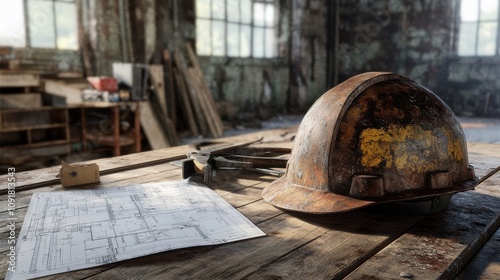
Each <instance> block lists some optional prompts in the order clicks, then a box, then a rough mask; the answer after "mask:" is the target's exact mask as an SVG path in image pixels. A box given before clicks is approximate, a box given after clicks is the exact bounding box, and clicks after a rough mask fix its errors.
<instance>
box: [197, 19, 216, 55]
mask: <svg viewBox="0 0 500 280" xmlns="http://www.w3.org/2000/svg"><path fill="white" fill-rule="evenodd" d="M196 26H197V27H196V51H197V52H198V54H200V55H210V54H211V53H212V46H211V43H210V42H211V40H210V27H211V21H210V20H208V19H197V20H196Z"/></svg>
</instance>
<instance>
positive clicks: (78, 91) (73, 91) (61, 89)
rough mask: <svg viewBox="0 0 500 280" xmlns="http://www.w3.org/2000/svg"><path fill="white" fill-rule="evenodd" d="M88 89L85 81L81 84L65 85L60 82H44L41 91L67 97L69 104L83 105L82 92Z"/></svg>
mask: <svg viewBox="0 0 500 280" xmlns="http://www.w3.org/2000/svg"><path fill="white" fill-rule="evenodd" d="M86 88H88V84H87V82H85V81H82V82H81V83H71V84H68V83H65V82H63V81H59V80H46V79H44V80H42V87H41V90H42V91H44V92H47V93H50V94H54V95H57V96H61V97H65V98H66V103H67V104H81V103H82V102H83V101H82V91H83V90H84V89H86Z"/></svg>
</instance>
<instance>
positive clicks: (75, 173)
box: [59, 161, 100, 187]
mask: <svg viewBox="0 0 500 280" xmlns="http://www.w3.org/2000/svg"><path fill="white" fill-rule="evenodd" d="M59 176H60V177H61V185H62V186H63V187H70V186H78V185H85V184H92V183H98V182H99V181H100V179H99V166H98V165H97V164H96V163H92V164H72V165H69V164H67V163H66V162H64V161H63V162H61V170H60V173H59Z"/></svg>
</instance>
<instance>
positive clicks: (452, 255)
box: [348, 173, 500, 279]
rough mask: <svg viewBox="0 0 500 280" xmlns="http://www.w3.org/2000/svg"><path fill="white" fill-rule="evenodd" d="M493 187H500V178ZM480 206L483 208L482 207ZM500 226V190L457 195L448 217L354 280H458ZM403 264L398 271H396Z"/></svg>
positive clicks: (421, 229) (428, 222)
mask: <svg viewBox="0 0 500 280" xmlns="http://www.w3.org/2000/svg"><path fill="white" fill-rule="evenodd" d="M486 182H489V183H491V184H494V185H496V186H499V185H500V173H497V174H495V175H493V176H491V177H490V178H488V179H487V180H486V181H485V182H483V183H482V184H481V185H479V186H478V187H477V189H481V188H482V185H483V184H486ZM478 202H480V203H478ZM499 226H500V189H498V190H497V193H496V195H495V196H492V195H485V194H482V193H480V192H478V191H469V192H464V193H458V194H455V195H454V196H453V198H452V200H451V203H450V206H449V207H448V209H447V210H446V211H444V212H441V213H437V214H434V215H429V216H427V217H426V218H425V219H423V220H421V221H419V222H418V223H416V224H415V226H414V227H413V228H412V229H411V230H409V231H408V232H406V233H405V234H404V235H402V236H401V237H400V238H398V239H397V240H396V241H394V242H393V243H391V244H390V245H389V246H387V247H385V248H384V249H383V250H381V251H380V252H379V253H377V254H376V255H375V256H374V257H372V258H371V259H369V260H368V261H367V262H365V263H364V264H363V265H362V266H360V267H359V268H357V269H356V270H355V271H354V272H353V273H352V274H350V275H349V277H348V279H362V278H367V277H369V278H370V279H400V278H401V277H400V274H401V273H408V274H411V275H414V276H415V278H416V279H438V278H440V279H452V278H454V277H456V275H457V274H458V273H459V272H460V270H461V268H463V266H464V265H465V264H466V263H467V262H468V261H469V260H470V259H471V258H472V257H473V256H474V254H475V253H477V251H479V249H480V248H481V246H482V245H483V244H484V243H485V241H486V240H488V239H489V238H490V237H491V236H492V234H493V233H494V232H495V231H496V230H497V229H498V227H499ZM394 264H397V265H394Z"/></svg>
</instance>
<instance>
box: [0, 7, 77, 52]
mask: <svg viewBox="0 0 500 280" xmlns="http://www.w3.org/2000/svg"><path fill="white" fill-rule="evenodd" d="M24 3H27V5H26V6H25V5H24ZM25 15H27V19H26V18H25ZM76 18H77V17H76V6H75V2H74V0H27V1H23V0H11V1H6V0H1V1H0V45H3V46H13V47H32V48H57V49H68V50H77V49H78V29H77V27H78V25H77V21H76ZM26 32H28V34H26Z"/></svg>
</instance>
